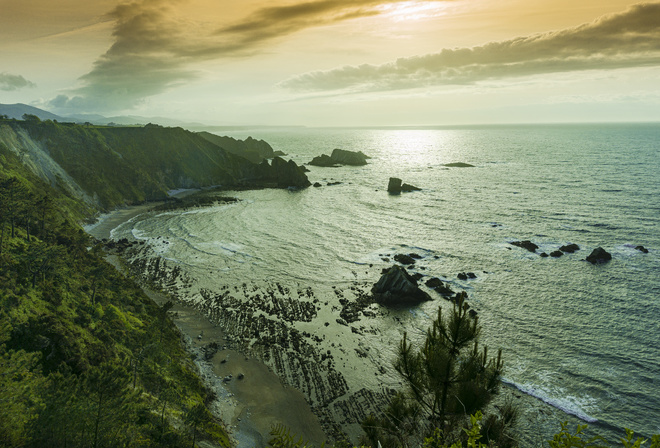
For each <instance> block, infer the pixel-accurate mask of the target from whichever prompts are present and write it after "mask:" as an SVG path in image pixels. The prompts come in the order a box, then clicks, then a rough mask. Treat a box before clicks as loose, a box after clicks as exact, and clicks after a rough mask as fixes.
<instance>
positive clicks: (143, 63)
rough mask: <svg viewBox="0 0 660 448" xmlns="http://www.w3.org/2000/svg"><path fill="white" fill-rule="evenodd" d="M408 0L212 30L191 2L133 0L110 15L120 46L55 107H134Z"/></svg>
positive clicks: (321, 8)
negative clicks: (224, 62) (205, 73)
mask: <svg viewBox="0 0 660 448" xmlns="http://www.w3.org/2000/svg"><path fill="white" fill-rule="evenodd" d="M400 1H401V0H320V1H310V2H305V3H297V4H292V5H288V6H279V7H266V8H262V9H259V10H257V11H255V12H253V13H252V14H250V15H249V16H247V17H246V18H245V19H244V20H242V21H240V22H236V23H234V24H232V25H227V26H222V27H219V26H218V25H217V24H216V25H215V26H214V27H211V28H209V27H205V26H202V24H199V23H192V22H187V21H185V20H183V19H181V18H180V17H182V14H179V10H178V8H181V7H184V8H185V7H188V6H189V5H190V1H189V0H130V1H127V2H125V3H122V4H120V5H119V6H117V7H116V8H115V9H114V10H112V11H111V12H110V13H109V14H108V17H109V18H110V19H111V20H113V21H114V23H115V25H114V31H113V37H114V43H113V44H112V46H111V47H110V49H109V50H108V51H107V52H106V53H105V54H104V55H102V56H100V57H99V58H98V59H97V60H96V61H95V63H94V66H93V69H92V70H91V71H90V72H89V73H87V74H86V75H84V76H82V77H81V78H80V80H81V82H82V84H83V86H82V87H80V88H78V89H76V90H73V91H71V92H70V94H69V95H60V96H58V97H57V98H55V99H53V100H51V101H50V102H49V103H48V104H49V106H51V107H53V108H56V109H58V110H60V111H63V112H64V111H69V112H71V111H74V110H75V111H78V112H98V111H113V110H122V109H130V108H132V107H134V106H136V105H138V104H140V103H141V102H142V101H144V100H145V99H146V98H148V97H151V96H154V95H157V94H159V93H163V92H165V91H167V90H169V89H171V88H173V87H175V86H176V85H179V84H181V83H185V82H188V81H190V80H192V79H194V78H196V76H197V74H196V72H195V71H194V70H193V69H192V68H191V67H192V66H193V65H194V64H196V63H199V62H204V61H209V60H219V59H223V58H232V57H241V56H246V55H251V54H254V53H256V52H259V51H261V50H262V48H263V47H264V46H265V45H266V44H267V43H268V42H271V41H273V40H275V39H279V38H281V37H284V36H286V35H290V34H292V33H295V32H297V31H300V30H303V29H306V28H309V27H314V26H320V25H325V24H330V23H336V22H340V21H343V20H348V19H353V18H358V17H365V16H371V15H375V14H379V13H380V10H379V9H378V6H379V5H385V4H390V3H397V2H400ZM421 1H425V2H430V3H435V2H437V1H438V0H421ZM443 1H446V0H443Z"/></svg>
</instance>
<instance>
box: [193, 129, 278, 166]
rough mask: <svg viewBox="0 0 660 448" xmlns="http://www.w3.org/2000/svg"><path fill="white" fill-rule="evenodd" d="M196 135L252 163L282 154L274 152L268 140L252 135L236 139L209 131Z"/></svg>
mask: <svg viewBox="0 0 660 448" xmlns="http://www.w3.org/2000/svg"><path fill="white" fill-rule="evenodd" d="M198 135H199V136H200V137H202V138H204V139H205V140H208V141H210V142H211V143H213V144H216V145H218V146H219V147H221V148H223V149H224V150H226V151H227V152H230V153H232V154H234V155H237V156H241V157H243V158H244V159H247V160H249V161H250V162H253V163H261V161H263V159H272V158H273V157H275V156H278V155H282V153H280V152H275V151H274V150H273V148H272V147H271V146H270V145H269V144H268V142H265V141H263V140H256V139H254V138H252V137H248V138H246V139H245V140H237V139H235V138H232V137H226V136H220V135H215V134H211V133H210V132H199V133H198Z"/></svg>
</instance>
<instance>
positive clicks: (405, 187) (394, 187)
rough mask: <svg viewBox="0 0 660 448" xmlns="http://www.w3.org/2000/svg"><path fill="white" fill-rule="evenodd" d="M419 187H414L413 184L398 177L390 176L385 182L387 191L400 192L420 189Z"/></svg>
mask: <svg viewBox="0 0 660 448" xmlns="http://www.w3.org/2000/svg"><path fill="white" fill-rule="evenodd" d="M420 190H421V188H418V187H415V186H414V185H410V184H404V183H403V181H402V180H401V179H399V178H398V177H390V180H389V182H388V184H387V191H389V192H390V193H401V192H407V191H420Z"/></svg>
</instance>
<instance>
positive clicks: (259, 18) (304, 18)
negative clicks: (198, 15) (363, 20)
mask: <svg viewBox="0 0 660 448" xmlns="http://www.w3.org/2000/svg"><path fill="white" fill-rule="evenodd" d="M402 1H403V0H321V1H313V2H306V3H297V4H292V5H286V6H271V7H266V8H262V9H260V10H258V11H256V12H255V13H253V14H251V15H250V16H249V17H248V18H247V19H246V20H245V21H243V22H240V23H237V24H234V25H231V26H228V27H225V28H221V29H220V30H218V32H217V33H218V34H219V35H225V36H232V37H238V38H239V40H240V41H241V42H242V43H243V45H245V46H251V45H254V44H257V43H259V42H263V41H267V40H270V39H273V38H278V37H282V36H286V35H289V34H292V33H295V32H298V31H302V30H304V29H306V28H311V27H315V26H323V25H330V24H333V23H337V22H341V21H344V20H349V19H356V18H360V17H371V16H375V15H379V14H381V13H382V8H379V7H381V6H383V5H388V4H392V3H401V2H402ZM438 2H439V0H420V1H418V3H438Z"/></svg>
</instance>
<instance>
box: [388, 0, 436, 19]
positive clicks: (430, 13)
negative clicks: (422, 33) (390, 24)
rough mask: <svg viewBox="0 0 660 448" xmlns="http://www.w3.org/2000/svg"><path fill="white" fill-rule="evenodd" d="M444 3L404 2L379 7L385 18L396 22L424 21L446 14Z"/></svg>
mask: <svg viewBox="0 0 660 448" xmlns="http://www.w3.org/2000/svg"><path fill="white" fill-rule="evenodd" d="M446 8H447V6H446V4H445V3H444V2H420V1H414V0H413V1H403V2H398V3H390V4H386V5H380V6H378V9H379V10H380V11H381V12H382V13H383V15H384V16H386V17H389V18H391V19H392V20H394V21H395V22H403V21H412V20H422V19H428V18H431V17H438V16H441V15H444V14H445V11H446Z"/></svg>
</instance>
